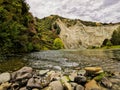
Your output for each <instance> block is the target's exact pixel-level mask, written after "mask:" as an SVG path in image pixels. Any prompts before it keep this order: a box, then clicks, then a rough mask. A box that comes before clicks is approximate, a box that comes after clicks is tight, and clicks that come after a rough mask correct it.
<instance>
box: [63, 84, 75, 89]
mask: <svg viewBox="0 0 120 90" xmlns="http://www.w3.org/2000/svg"><path fill="white" fill-rule="evenodd" d="M64 87H65V90H73V88H72V86H71V84H70V83H68V82H65V83H64Z"/></svg>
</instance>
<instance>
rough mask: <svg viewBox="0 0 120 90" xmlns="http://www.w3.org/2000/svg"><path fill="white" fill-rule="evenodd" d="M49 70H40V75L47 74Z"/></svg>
mask: <svg viewBox="0 0 120 90" xmlns="http://www.w3.org/2000/svg"><path fill="white" fill-rule="evenodd" d="M47 72H49V70H40V71H39V75H45V74H46V73H47Z"/></svg>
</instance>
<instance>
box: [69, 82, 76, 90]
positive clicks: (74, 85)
mask: <svg viewBox="0 0 120 90" xmlns="http://www.w3.org/2000/svg"><path fill="white" fill-rule="evenodd" d="M70 84H71V86H72V88H73V90H75V89H76V86H77V85H78V84H77V83H74V82H71V83H70Z"/></svg>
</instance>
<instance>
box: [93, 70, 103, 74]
mask: <svg viewBox="0 0 120 90" xmlns="http://www.w3.org/2000/svg"><path fill="white" fill-rule="evenodd" d="M103 72H104V71H103V70H100V71H98V72H95V74H100V73H103Z"/></svg>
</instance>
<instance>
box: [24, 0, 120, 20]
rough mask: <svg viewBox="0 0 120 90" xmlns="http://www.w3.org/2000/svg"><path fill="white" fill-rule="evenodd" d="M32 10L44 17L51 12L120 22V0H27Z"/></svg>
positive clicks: (66, 15) (70, 16)
mask: <svg viewBox="0 0 120 90" xmlns="http://www.w3.org/2000/svg"><path fill="white" fill-rule="evenodd" d="M26 2H27V3H28V4H29V5H30V12H32V14H33V15H34V16H36V17H39V18H43V17H46V16H49V15H51V14H55V15H56V14H57V15H61V16H63V17H67V18H73V19H75V18H77V19H82V20H87V21H99V22H120V0H26Z"/></svg>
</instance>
